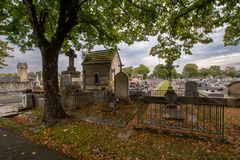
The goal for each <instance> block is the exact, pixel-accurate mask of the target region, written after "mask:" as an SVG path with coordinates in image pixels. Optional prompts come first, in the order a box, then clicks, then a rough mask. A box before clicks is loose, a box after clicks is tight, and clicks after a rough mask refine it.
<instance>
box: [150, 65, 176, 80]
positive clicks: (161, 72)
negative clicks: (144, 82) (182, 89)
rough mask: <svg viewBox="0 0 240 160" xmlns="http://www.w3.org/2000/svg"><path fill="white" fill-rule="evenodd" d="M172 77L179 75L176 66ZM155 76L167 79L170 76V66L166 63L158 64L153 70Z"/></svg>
mask: <svg viewBox="0 0 240 160" xmlns="http://www.w3.org/2000/svg"><path fill="white" fill-rule="evenodd" d="M171 72H172V74H171V76H172V78H176V77H177V71H176V69H175V68H172V71H171ZM153 76H155V77H157V78H163V79H167V78H168V68H167V66H166V65H164V64H158V65H156V66H155V67H154V70H153Z"/></svg>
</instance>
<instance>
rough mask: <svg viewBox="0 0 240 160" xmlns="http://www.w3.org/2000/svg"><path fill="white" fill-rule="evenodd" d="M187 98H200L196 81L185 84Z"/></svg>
mask: <svg viewBox="0 0 240 160" xmlns="http://www.w3.org/2000/svg"><path fill="white" fill-rule="evenodd" d="M185 96H189V97H196V96H198V83H197V82H195V81H187V82H186V83H185Z"/></svg>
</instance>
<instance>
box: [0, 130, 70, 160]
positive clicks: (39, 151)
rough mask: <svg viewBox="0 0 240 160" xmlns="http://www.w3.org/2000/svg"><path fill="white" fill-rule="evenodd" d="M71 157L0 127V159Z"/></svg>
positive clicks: (39, 159)
mask: <svg viewBox="0 0 240 160" xmlns="http://www.w3.org/2000/svg"><path fill="white" fill-rule="evenodd" d="M70 159H71V158H69V157H67V156H65V155H63V154H61V153H58V152H56V151H54V150H51V149H49V148H46V147H44V146H42V145H39V144H36V143H33V142H32V141H30V140H27V139H26V138H24V137H21V136H19V135H16V134H14V133H12V132H10V131H7V130H5V129H2V128H0V160H70Z"/></svg>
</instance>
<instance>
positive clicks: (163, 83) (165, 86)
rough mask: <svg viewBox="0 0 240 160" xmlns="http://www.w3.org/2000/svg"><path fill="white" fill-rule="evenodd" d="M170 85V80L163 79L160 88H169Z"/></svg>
mask: <svg viewBox="0 0 240 160" xmlns="http://www.w3.org/2000/svg"><path fill="white" fill-rule="evenodd" d="M168 86H169V81H163V82H162V83H161V85H160V86H159V88H158V90H167V89H168Z"/></svg>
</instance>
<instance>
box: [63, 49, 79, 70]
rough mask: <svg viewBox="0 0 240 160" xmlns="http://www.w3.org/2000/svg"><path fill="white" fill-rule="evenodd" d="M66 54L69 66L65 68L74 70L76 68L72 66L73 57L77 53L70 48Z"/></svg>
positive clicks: (75, 56)
mask: <svg viewBox="0 0 240 160" xmlns="http://www.w3.org/2000/svg"><path fill="white" fill-rule="evenodd" d="M66 56H68V57H69V66H68V68H67V70H68V71H75V70H76V68H75V67H74V58H77V55H76V54H75V53H74V50H73V49H70V50H69V51H68V52H67V53H66Z"/></svg>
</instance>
